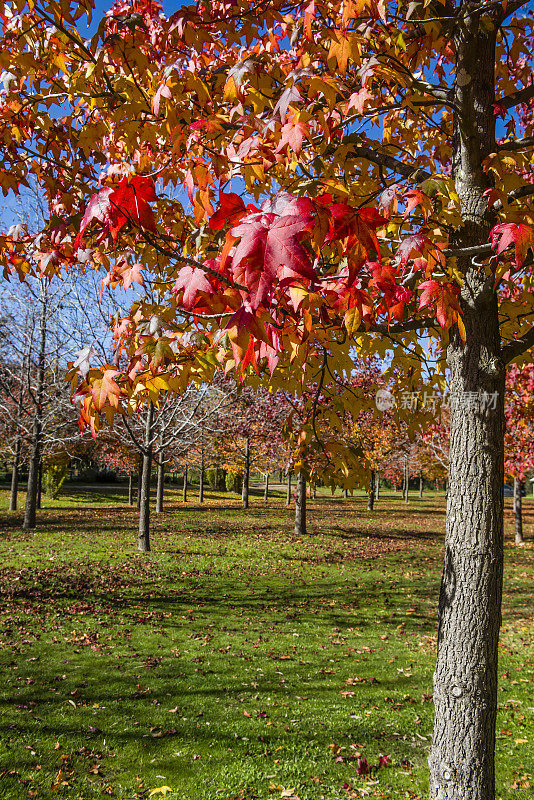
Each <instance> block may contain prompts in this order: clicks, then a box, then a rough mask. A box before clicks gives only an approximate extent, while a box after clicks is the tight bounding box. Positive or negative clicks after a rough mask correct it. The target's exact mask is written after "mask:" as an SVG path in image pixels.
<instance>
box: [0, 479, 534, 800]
mask: <svg viewBox="0 0 534 800" xmlns="http://www.w3.org/2000/svg"><path fill="white" fill-rule="evenodd" d="M73 491H74V490H71V489H67V490H66V491H65V493H64V494H63V495H62V497H61V498H60V499H59V500H57V501H49V502H48V503H46V504H45V508H44V509H43V511H42V512H41V513H40V517H39V528H38V529H37V530H36V531H35V532H22V531H21V530H20V522H21V514H19V513H17V514H9V513H8V512H7V511H6V510H5V508H6V504H7V501H6V493H5V492H4V493H3V494H2V495H1V496H0V508H1V510H0V530H1V537H0V671H1V676H2V679H1V682H0V704H1V705H0V708H1V715H0V798H5V799H6V800H7V799H9V800H22V799H24V800H25V799H26V798H57V797H65V798H71V800H74V799H76V800H78V799H79V800H89V798H99V797H103V796H112V797H115V798H118V799H120V800H127V799H128V800H130V799H133V798H146V797H148V796H149V793H150V792H151V791H152V790H154V789H161V790H162V791H161V792H159V793H156V794H154V795H153V796H154V797H155V798H156V800H157V798H158V797H161V796H164V792H165V789H164V787H170V788H171V789H172V791H169V792H168V793H167V797H168V798H170V800H235V799H236V798H238V799H239V800H245V799H246V798H250V799H252V798H259V799H260V800H264V799H266V798H271V799H274V800H276V799H277V798H300V800H319V799H322V798H325V800H334V799H336V800H337V798H341V799H343V800H346V799H347V798H359V797H366V796H369V797H382V798H395V800H397V799H398V798H412V800H415V799H416V798H422V797H425V792H426V786H427V783H426V758H427V751H428V747H429V743H430V736H431V729H432V712H433V705H432V670H433V662H434V651H435V644H436V606H437V593H438V587H439V576H440V569H441V560H442V536H443V527H444V514H443V511H444V502H443V497H442V496H435V495H432V494H428V495H427V496H426V497H425V498H424V499H423V500H422V501H420V500H419V499H417V498H416V497H415V496H414V498H413V501H412V502H411V503H410V504H409V506H408V507H405V505H404V504H403V503H402V501H401V499H400V497H399V496H398V495H394V494H392V493H390V494H387V495H386V496H383V497H382V498H381V499H380V501H379V502H378V503H377V506H376V511H375V513H374V514H369V513H367V511H366V510H365V503H364V498H363V497H362V496H361V495H360V496H357V497H355V498H351V499H349V500H343V499H342V498H340V497H339V496H338V497H335V498H327V497H320V498H319V499H318V500H317V501H315V502H311V503H310V506H309V535H308V536H307V537H305V538H301V539H297V538H295V537H294V536H293V533H292V519H291V511H290V510H287V509H286V508H285V507H284V505H283V501H282V500H281V499H278V500H272V501H270V502H269V503H268V504H265V503H264V502H263V501H262V500H261V499H260V498H259V497H254V498H253V500H252V507H251V509H250V510H249V511H248V512H243V511H242V510H241V509H240V508H239V501H238V499H237V498H236V497H235V496H234V495H228V496H226V495H216V494H213V493H208V497H207V499H208V502H207V503H206V504H204V505H203V506H199V505H198V504H196V503H193V502H191V503H188V504H187V505H185V506H184V505H183V504H181V503H179V502H178V498H177V496H176V498H175V501H174V502H173V503H172V504H171V505H170V506H169V507H168V510H167V511H165V512H164V513H163V514H160V515H158V516H157V517H156V515H154V516H153V522H154V526H153V527H154V530H153V535H152V544H153V552H152V553H150V554H148V555H145V556H141V555H138V554H137V553H136V551H135V545H136V531H135V527H136V515H135V512H134V511H132V510H130V509H128V507H127V506H126V505H125V495H124V489H120V488H119V489H112V490H110V489H104V488H102V489H101V490H99V491H91V490H88V489H86V490H78V491H77V492H76V493H75V494H73V493H72V492H73ZM510 502H511V501H510V500H507V504H508V507H507V534H508V540H507V546H506V577H505V600H504V614H503V632H502V638H501V661H500V668H499V674H500V686H499V719H498V726H497V729H498V739H497V748H498V795H497V796H498V797H499V798H502V800H512V799H513V800H516V799H517V800H526V799H527V798H531V797H532V787H533V786H534V780H533V778H532V771H533V755H534V722H533V706H534V697H533V693H532V687H533V683H532V680H533V675H532V671H530V672H529V667H528V664H529V661H530V664H531V665H532V648H531V647H530V650H529V645H531V644H532V626H531V620H529V613H530V612H531V611H532V607H531V600H532V598H531V579H532V575H533V562H534V548H533V545H532V541H533V532H534V504H533V503H532V501H531V499H530V498H527V500H526V512H525V519H526V526H525V532H526V536H527V537H528V539H529V540H530V542H529V543H527V545H526V546H524V547H521V548H517V547H514V545H513V544H512V543H511V539H510V535H511V524H510V522H511V520H510V513H511V512H510ZM529 605H530V607H529ZM386 757H387V758H386Z"/></svg>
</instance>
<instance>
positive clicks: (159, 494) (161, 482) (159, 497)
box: [156, 450, 165, 514]
mask: <svg viewBox="0 0 534 800" xmlns="http://www.w3.org/2000/svg"><path fill="white" fill-rule="evenodd" d="M164 489H165V462H164V460H163V452H162V451H161V450H160V451H159V456H158V483H157V488H156V514H161V513H162V511H163V491H164Z"/></svg>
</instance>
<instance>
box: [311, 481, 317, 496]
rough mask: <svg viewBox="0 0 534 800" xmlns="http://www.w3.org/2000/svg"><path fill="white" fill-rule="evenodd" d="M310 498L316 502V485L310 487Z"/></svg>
mask: <svg viewBox="0 0 534 800" xmlns="http://www.w3.org/2000/svg"><path fill="white" fill-rule="evenodd" d="M312 498H313V500H317V484H316V483H314V484H313V487H312Z"/></svg>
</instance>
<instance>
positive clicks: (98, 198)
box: [74, 186, 113, 248]
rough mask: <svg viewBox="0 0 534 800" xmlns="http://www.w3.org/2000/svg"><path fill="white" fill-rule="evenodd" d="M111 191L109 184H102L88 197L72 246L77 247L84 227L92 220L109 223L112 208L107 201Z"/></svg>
mask: <svg viewBox="0 0 534 800" xmlns="http://www.w3.org/2000/svg"><path fill="white" fill-rule="evenodd" d="M112 192H113V189H112V188H111V186H104V188H103V189H100V190H99V191H98V192H97V193H96V194H94V195H93V196H92V197H91V198H90V200H89V202H88V203H87V208H86V209H85V214H84V215H83V219H82V221H81V224H80V230H79V231H78V235H77V237H76V239H75V240H74V247H76V248H77V247H79V245H80V243H81V241H82V236H83V233H84V231H85V229H86V228H88V227H89V225H90V224H91V222H93V220H96V221H97V222H100V223H102V224H103V225H109V223H110V220H111V208H112V207H111V203H110V201H109V196H110V194H112Z"/></svg>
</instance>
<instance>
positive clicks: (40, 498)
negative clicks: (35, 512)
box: [37, 459, 43, 509]
mask: <svg viewBox="0 0 534 800" xmlns="http://www.w3.org/2000/svg"><path fill="white" fill-rule="evenodd" d="M42 505H43V460H42V459H40V461H39V472H38V478H37V508H38V509H39V508H41V507H42Z"/></svg>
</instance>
